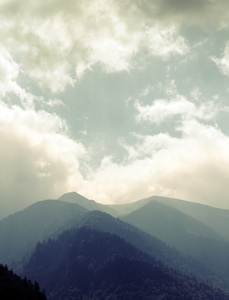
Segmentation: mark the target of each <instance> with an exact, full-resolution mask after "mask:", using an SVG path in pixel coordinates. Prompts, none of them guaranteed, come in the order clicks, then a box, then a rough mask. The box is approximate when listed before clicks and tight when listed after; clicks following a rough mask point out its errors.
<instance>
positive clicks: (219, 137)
mask: <svg viewBox="0 0 229 300" xmlns="http://www.w3.org/2000/svg"><path fill="white" fill-rule="evenodd" d="M179 130H180V132H181V133H182V137H181V138H174V137H171V136H169V135H168V134H158V135H155V136H140V135H139V136H138V142H137V143H136V144H135V145H132V146H131V147H130V148H129V150H130V152H129V155H128V159H127V161H126V162H125V163H124V162H123V163H117V162H115V161H114V160H113V159H112V158H111V157H106V158H104V160H103V161H102V164H101V166H100V167H99V168H98V169H97V170H96V171H95V172H94V173H93V176H92V177H91V179H90V182H89V185H88V186H87V185H86V187H87V188H88V190H87V192H86V194H87V195H88V196H89V197H91V196H94V195H97V196H96V199H97V200H98V201H101V202H104V203H110V202H113V203H123V202H124V203H125V202H132V201H134V200H138V199H141V198H144V197H149V196H152V195H161V196H168V197H177V198H180V199H186V200H190V201H194V202H195V201H196V202H200V203H205V204H208V205H213V206H214V205H215V206H218V207H224V208H229V202H228V198H229V194H228V192H227V191H228V189H227V185H228V179H229V172H228V170H229V159H228V150H229V138H228V137H227V136H225V135H224V134H223V133H222V132H220V130H218V129H217V128H214V127H212V126H207V125H203V124H200V123H199V122H197V121H195V120H189V121H185V122H184V123H183V124H182V126H181V127H180V129H179ZM133 148H134V155H133ZM126 150H128V149H127V148H126ZM89 187H90V189H89Z"/></svg>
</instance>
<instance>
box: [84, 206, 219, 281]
mask: <svg viewBox="0 0 229 300" xmlns="http://www.w3.org/2000/svg"><path fill="white" fill-rule="evenodd" d="M80 226H85V227H89V228H92V229H95V230H99V231H104V232H109V233H111V234H115V235H118V236H120V237H121V238H123V239H125V241H127V242H128V243H130V244H132V245H134V246H135V247H137V248H138V249H140V250H141V251H143V252H145V253H148V254H149V255H151V256H152V257H154V258H156V259H158V260H160V261H162V262H163V263H164V264H167V265H168V266H170V267H172V268H174V269H177V270H179V271H181V272H183V273H185V274H188V275H194V276H195V277H198V278H201V279H202V280H207V281H209V282H211V283H215V284H216V285H218V286H222V285H223V284H222V281H221V279H219V277H217V276H215V275H214V273H213V272H211V271H210V270H209V269H208V268H207V267H206V266H204V265H203V264H201V263H200V262H198V261H196V260H195V259H192V258H191V257H189V256H187V255H186V256H185V255H182V254H181V253H180V252H178V251H177V250H176V249H174V248H171V247H169V246H167V245H166V244H165V243H164V242H162V241H161V240H160V239H158V238H155V237H153V236H152V235H150V234H148V233H146V232H144V231H142V230H140V229H139V228H137V227H135V226H132V225H131V224H128V223H126V222H123V221H121V220H120V219H116V218H113V217H112V216H110V215H108V214H106V213H103V212H99V211H93V212H90V213H88V214H87V215H86V216H85V217H84V218H82V221H81V223H80Z"/></svg>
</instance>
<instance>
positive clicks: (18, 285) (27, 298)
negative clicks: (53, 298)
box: [0, 264, 46, 300]
mask: <svg viewBox="0 0 229 300" xmlns="http://www.w3.org/2000/svg"><path fill="white" fill-rule="evenodd" d="M0 299H1V300H12V299H18V300H46V296H45V295H44V294H43V293H41V291H40V287H39V284H38V283H37V282H36V283H35V284H32V283H31V281H27V279H21V278H20V277H19V276H18V275H16V274H14V273H13V272H12V271H10V270H8V268H7V267H6V266H5V267H4V266H2V265H1V264H0Z"/></svg>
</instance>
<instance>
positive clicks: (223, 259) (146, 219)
mask: <svg viewBox="0 0 229 300" xmlns="http://www.w3.org/2000/svg"><path fill="white" fill-rule="evenodd" d="M73 228H78V229H79V228H88V229H90V230H95V231H96V232H97V231H99V232H105V233H109V234H112V235H115V236H118V237H120V238H122V239H124V240H125V241H126V242H128V243H129V244H131V245H132V246H134V247H136V248H137V249H138V251H143V252H144V253H146V254H147V255H149V256H150V257H151V258H152V257H153V258H154V259H156V260H160V261H161V263H162V264H165V265H167V266H169V267H171V268H173V269H174V270H177V271H178V272H180V273H182V274H185V276H187V275H188V276H195V277H196V278H197V279H198V280H202V281H207V282H209V283H210V284H212V285H214V286H217V287H220V288H224V289H226V290H229V230H228V229H229V211H228V210H223V209H218V208H213V207H209V206H206V205H202V204H197V203H191V202H187V201H182V200H178V199H172V198H164V197H155V196H154V197H150V198H147V199H143V200H139V201H136V202H134V203H130V204H124V205H111V206H107V205H102V204H100V203H97V202H95V201H93V200H89V199H87V198H85V197H83V196H81V195H79V194H77V193H67V194H64V195H63V196H61V197H60V198H59V199H57V200H44V201H40V202H37V203H35V204H33V205H31V206H29V207H28V208H26V209H24V210H22V211H20V212H18V213H16V214H14V215H11V216H9V217H7V218H5V219H3V220H2V221H0V250H1V251H0V263H3V264H5V263H7V264H9V265H10V266H12V267H13V268H14V270H15V271H18V272H20V271H21V270H22V269H23V266H24V264H25V263H26V262H28V260H29V259H30V257H31V255H33V253H34V250H35V248H36V245H37V243H38V242H40V243H43V241H46V242H47V241H48V240H49V239H52V240H56V239H57V238H58V236H59V235H60V234H63V233H64V232H65V231H66V230H70V229H73ZM36 251H37V248H36ZM182 276H183V275H182ZM50 299H51V298H50ZM56 299H57V298H56ZM69 299H70V298H69ZM74 299H75V298H74ZM150 299H151V298H150ZM201 299H202V298H201ZM206 299H207V298H206Z"/></svg>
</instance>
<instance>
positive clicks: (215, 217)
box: [110, 196, 229, 240]
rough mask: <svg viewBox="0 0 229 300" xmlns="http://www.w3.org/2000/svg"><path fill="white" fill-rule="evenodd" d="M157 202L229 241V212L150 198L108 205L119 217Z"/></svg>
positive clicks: (181, 201) (176, 201)
mask: <svg viewBox="0 0 229 300" xmlns="http://www.w3.org/2000/svg"><path fill="white" fill-rule="evenodd" d="M155 201H156V202H159V203H162V204H165V205H167V206H169V207H172V208H175V209H176V210H179V211H180V212H183V213H185V214H186V215H188V216H190V217H192V218H193V219H195V220H197V221H199V222H201V223H203V224H205V225H206V226H208V227H210V228H211V229H213V230H214V231H215V232H217V233H218V234H219V235H221V236H222V237H223V238H225V239H227V240H229V230H228V228H229V210H227V209H221V208H216V207H212V206H208V205H204V204H200V203H194V202H189V201H185V200H179V199H174V198H168V197H160V196H152V197H149V198H145V199H141V200H138V201H135V202H132V203H128V204H120V205H110V207H111V208H112V209H115V210H116V212H117V214H118V215H119V216H125V215H128V214H130V213H132V212H133V211H135V210H138V209H139V208H141V207H143V206H145V205H146V204H148V203H150V202H155Z"/></svg>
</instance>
